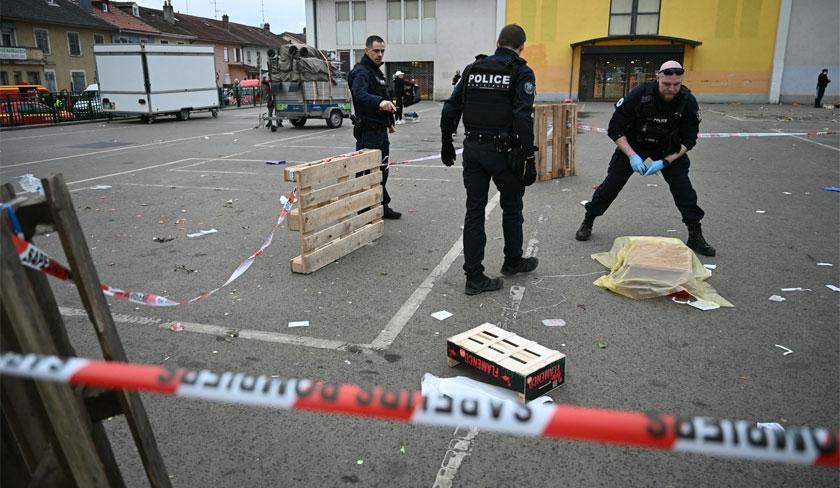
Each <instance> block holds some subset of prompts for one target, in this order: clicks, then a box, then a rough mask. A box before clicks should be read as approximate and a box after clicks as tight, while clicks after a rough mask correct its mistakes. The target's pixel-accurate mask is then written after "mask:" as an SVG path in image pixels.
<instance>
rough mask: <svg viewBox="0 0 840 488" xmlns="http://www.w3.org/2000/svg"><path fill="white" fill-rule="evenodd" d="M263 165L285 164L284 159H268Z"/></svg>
mask: <svg viewBox="0 0 840 488" xmlns="http://www.w3.org/2000/svg"><path fill="white" fill-rule="evenodd" d="M265 164H286V160H285V159H269V160H268V161H266V162H265Z"/></svg>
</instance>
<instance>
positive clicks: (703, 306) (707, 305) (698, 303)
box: [688, 300, 720, 312]
mask: <svg viewBox="0 0 840 488" xmlns="http://www.w3.org/2000/svg"><path fill="white" fill-rule="evenodd" d="M688 304H689V305H691V306H692V307H694V308H696V309H697V310H702V311H704V312H705V311H707V310H715V309H718V308H720V305H718V304H717V303H714V302H708V301H706V300H694V301H693V302H688Z"/></svg>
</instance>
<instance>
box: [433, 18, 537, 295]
mask: <svg viewBox="0 0 840 488" xmlns="http://www.w3.org/2000/svg"><path fill="white" fill-rule="evenodd" d="M496 47H497V49H496V52H495V54H493V55H492V56H476V61H475V62H474V63H473V64H471V65H469V66H467V67H466V68H464V71H463V73H464V75H463V76H462V77H461V79H460V80H459V82H458V84H457V85H456V86H455V89H454V90H453V91H452V96H450V97H449V100H447V101H446V103H445V104H444V106H443V112H442V113H441V120H440V130H441V134H442V138H443V141H442V142H443V146H442V148H441V160H442V161H443V164H445V165H446V166H452V165H453V164H455V147H454V146H453V144H452V134H453V133H454V132H455V131H456V129H457V128H458V120H459V119H460V118H461V117H462V116H463V119H464V127H465V139H464V171H463V177H464V187H465V188H466V190H467V212H466V215H465V217H464V272H465V274H466V275H467V284H466V287H465V288H464V292H465V293H466V294H467V295H477V294H479V293H481V292H484V291H493V290H498V289H499V288H501V287H502V280H501V279H500V278H490V277H488V276H486V275H485V274H484V266H482V264H481V262H482V261H483V260H484V245H485V244H486V242H487V237H486V235H485V233H484V208H485V207H486V206H487V192H488V190H489V188H490V180H491V179H492V180H493V182H494V183H495V184H496V188H498V189H499V193H500V204H501V206H502V230H503V233H504V238H505V248H504V253H505V261H504V264H503V266H502V270H501V272H502V274H504V275H507V276H510V275H515V274H517V273H528V272H531V271H533V270H534V269H536V267H537V258H535V257H529V258H523V257H522V223H523V222H524V219H523V218H522V197H523V195H524V194H525V187H526V186H528V185H530V184H532V183H533V182H534V181H535V180H536V178H537V169H536V166H535V163H534V117H533V114H532V108H533V104H534V91H535V83H536V81H535V78H534V72H533V71H532V70H531V68H529V67H528V66H527V64H526V61H525V60H524V59H522V58H521V57H519V54H520V53H521V52H522V50H523V49H524V48H525V31H524V30H523V29H522V27H519V26H518V25H515V24H511V25H508V26H505V27H504V28H503V29H502V31H501V32H500V33H499V39H498V41H497V42H496Z"/></svg>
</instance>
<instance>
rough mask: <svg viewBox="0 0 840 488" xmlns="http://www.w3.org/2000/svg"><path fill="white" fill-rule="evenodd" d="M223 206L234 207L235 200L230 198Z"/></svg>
mask: <svg viewBox="0 0 840 488" xmlns="http://www.w3.org/2000/svg"><path fill="white" fill-rule="evenodd" d="M222 206H223V207H227V208H233V200H228V201H226V202H225V203H224V205H222Z"/></svg>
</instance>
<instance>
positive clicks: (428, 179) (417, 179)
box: [388, 178, 452, 182]
mask: <svg viewBox="0 0 840 488" xmlns="http://www.w3.org/2000/svg"><path fill="white" fill-rule="evenodd" d="M391 180H394V181H440V182H449V181H452V180H445V179H442V178H388V181H391Z"/></svg>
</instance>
